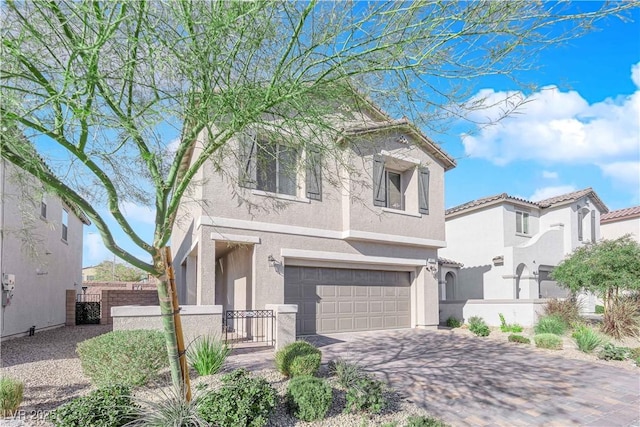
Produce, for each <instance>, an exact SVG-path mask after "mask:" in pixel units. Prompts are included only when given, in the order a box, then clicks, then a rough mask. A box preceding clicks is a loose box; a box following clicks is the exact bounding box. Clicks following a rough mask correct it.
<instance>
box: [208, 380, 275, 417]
mask: <svg viewBox="0 0 640 427" xmlns="http://www.w3.org/2000/svg"><path fill="white" fill-rule="evenodd" d="M275 405H276V391H275V390H274V389H273V387H271V385H270V384H269V383H268V382H267V380H265V379H264V378H261V377H253V376H251V375H250V374H249V372H248V371H247V370H245V369H236V370H235V371H233V372H231V373H229V374H226V375H223V376H222V386H221V387H220V388H219V389H217V390H212V391H209V392H206V393H204V394H203V396H202V397H201V398H200V399H199V402H198V412H199V414H200V416H201V417H202V418H203V419H204V420H205V421H206V422H208V423H211V424H213V425H215V426H218V427H261V426H263V425H265V424H266V423H267V420H268V419H269V414H271V411H272V410H273V408H274V407H275Z"/></svg>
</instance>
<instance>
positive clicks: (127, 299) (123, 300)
mask: <svg viewBox="0 0 640 427" xmlns="http://www.w3.org/2000/svg"><path fill="white" fill-rule="evenodd" d="M158 304H160V302H159V301H158V291H157V290H146V291H140V290H135V291H130V290H125V289H119V290H116V289H104V290H103V291H102V298H101V301H100V310H101V311H102V313H101V314H100V324H102V325H105V324H106V325H110V324H111V323H112V321H111V312H112V311H111V309H112V308H113V307H117V306H133V305H144V306H157V305H158Z"/></svg>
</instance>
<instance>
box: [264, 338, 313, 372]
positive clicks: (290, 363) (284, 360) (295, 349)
mask: <svg viewBox="0 0 640 427" xmlns="http://www.w3.org/2000/svg"><path fill="white" fill-rule="evenodd" d="M321 358H322V353H321V352H320V350H318V349H317V348H315V347H314V346H313V345H311V344H309V343H308V342H306V341H296V342H292V343H291V344H288V345H286V346H285V347H283V348H281V349H280V350H278V352H277V353H276V356H275V361H276V368H277V369H278V371H279V372H280V373H281V374H282V375H285V376H287V377H295V376H297V375H315V374H316V372H318V368H320V362H321Z"/></svg>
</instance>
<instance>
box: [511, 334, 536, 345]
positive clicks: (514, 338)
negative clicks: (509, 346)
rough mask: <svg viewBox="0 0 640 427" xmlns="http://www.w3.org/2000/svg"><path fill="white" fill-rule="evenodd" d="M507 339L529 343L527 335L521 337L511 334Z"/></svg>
mask: <svg viewBox="0 0 640 427" xmlns="http://www.w3.org/2000/svg"><path fill="white" fill-rule="evenodd" d="M507 339H508V340H509V342H517V343H519V344H531V340H530V339H529V338H527V337H523V336H522V335H516V334H511V335H509V338H507Z"/></svg>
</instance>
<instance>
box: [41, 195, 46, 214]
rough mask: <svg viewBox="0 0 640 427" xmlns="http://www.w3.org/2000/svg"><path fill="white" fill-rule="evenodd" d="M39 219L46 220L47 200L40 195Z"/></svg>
mask: <svg viewBox="0 0 640 427" xmlns="http://www.w3.org/2000/svg"><path fill="white" fill-rule="evenodd" d="M40 217H42V218H44V219H46V218H47V199H46V198H45V197H44V195H42V199H41V200H40Z"/></svg>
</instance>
